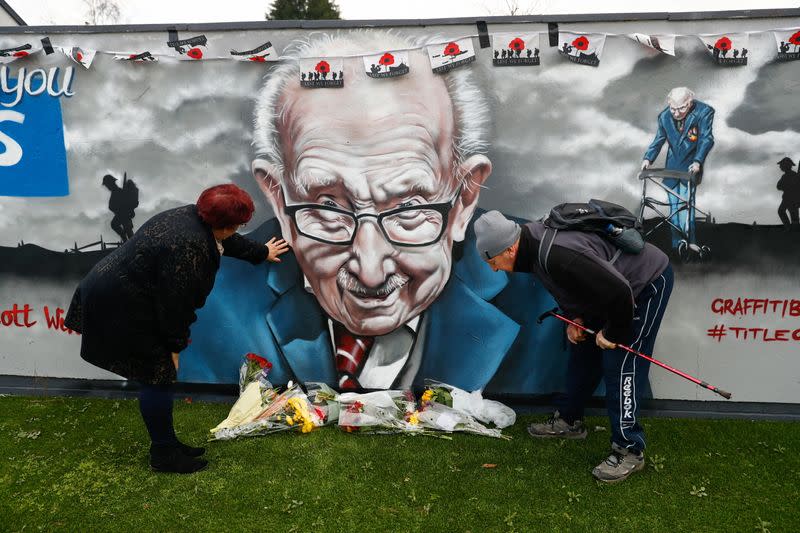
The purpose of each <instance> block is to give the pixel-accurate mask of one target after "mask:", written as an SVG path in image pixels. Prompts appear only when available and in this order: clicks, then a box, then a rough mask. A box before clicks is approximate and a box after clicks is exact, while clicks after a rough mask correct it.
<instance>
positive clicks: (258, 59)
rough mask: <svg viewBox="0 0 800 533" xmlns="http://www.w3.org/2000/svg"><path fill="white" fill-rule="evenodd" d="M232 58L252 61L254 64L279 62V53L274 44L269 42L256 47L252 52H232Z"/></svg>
mask: <svg viewBox="0 0 800 533" xmlns="http://www.w3.org/2000/svg"><path fill="white" fill-rule="evenodd" d="M231 57H232V58H233V59H235V60H237V61H251V62H253V63H266V62H267V61H278V60H279V59H280V57H278V52H276V51H275V47H274V46H272V42H270V41H267V42H265V43H263V44H260V45H258V46H256V47H255V48H253V49H251V50H231Z"/></svg>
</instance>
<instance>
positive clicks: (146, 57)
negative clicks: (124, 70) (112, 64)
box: [114, 52, 158, 63]
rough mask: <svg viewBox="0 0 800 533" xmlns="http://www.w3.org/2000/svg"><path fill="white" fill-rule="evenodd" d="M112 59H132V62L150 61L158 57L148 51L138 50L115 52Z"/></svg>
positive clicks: (156, 59)
mask: <svg viewBox="0 0 800 533" xmlns="http://www.w3.org/2000/svg"><path fill="white" fill-rule="evenodd" d="M114 59H116V60H117V61H133V62H134V63H152V62H155V61H158V57H156V56H154V55H153V54H151V53H150V52H139V53H135V54H116V55H115V56H114Z"/></svg>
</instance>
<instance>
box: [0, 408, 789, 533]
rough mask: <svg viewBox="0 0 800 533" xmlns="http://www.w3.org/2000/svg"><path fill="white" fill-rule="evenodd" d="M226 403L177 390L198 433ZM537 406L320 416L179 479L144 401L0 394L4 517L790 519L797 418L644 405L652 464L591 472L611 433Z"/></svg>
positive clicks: (174, 521) (81, 523) (107, 520)
mask: <svg viewBox="0 0 800 533" xmlns="http://www.w3.org/2000/svg"><path fill="white" fill-rule="evenodd" d="M229 408H230V405H224V404H209V403H203V402H197V401H195V402H192V403H191V404H189V403H186V402H183V401H179V402H177V404H176V409H175V421H176V425H177V430H178V433H179V434H180V435H181V436H182V437H183V438H184V440H185V441H187V442H188V443H193V444H198V443H200V442H202V441H203V440H204V439H205V438H206V437H207V435H208V429H209V428H211V427H213V426H214V425H215V424H217V423H218V422H219V421H220V420H222V419H223V418H224V417H225V416H226V414H227V412H228V409H229ZM535 418H536V419H537V420H541V416H539V417H535ZM533 420H534V417H532V416H521V417H520V419H519V420H518V421H517V424H516V425H515V426H514V427H512V428H510V431H509V433H510V434H511V435H512V436H513V440H511V441H499V440H496V439H488V438H482V437H477V436H471V435H463V434H456V435H453V439H452V440H449V441H448V440H441V439H431V438H425V437H412V436H398V435H353V434H346V433H343V432H341V431H338V430H337V429H335V428H330V427H326V428H321V429H319V430H315V431H313V432H311V433H309V434H307V435H302V434H299V433H279V434H275V435H270V436H268V437H260V438H252V439H243V440H240V441H229V442H211V443H209V444H207V445H206V446H207V448H208V453H207V456H208V459H209V461H210V465H209V467H208V468H207V469H206V470H204V471H203V472H199V473H197V474H193V475H188V476H179V475H168V474H155V473H153V472H151V471H150V470H149V468H148V466H147V449H148V443H147V438H146V433H145V429H144V425H143V424H142V421H141V418H140V416H139V412H138V406H137V403H136V401H133V400H100V399H91V400H87V399H74V398H38V399H32V398H21V397H0V517H2V518H3V519H2V522H0V530H2V531H23V530H24V531H26V532H27V531H41V530H44V531H68V532H71V531H92V532H94V531H193V532H194V531H198V532H199V531H231V532H236V531H259V530H265V529H270V530H272V529H274V530H275V531H298V532H300V531H315V532H327V531H454V532H464V531H489V532H494V531H498V532H499V531H519V532H522V531H526V532H527V531H559V532H563V531H592V532H604V531H607V532H615V533H616V532H634V531H647V532H670V533H671V532H678V531H702V532H713V531H721V532H722V531H724V532H728V531H760V532H762V533H763V532H765V531H776V532H777V531H799V530H800V527H798V525H799V524H800V453H798V451H800V450H798V443H799V442H800V424H797V423H793V422H764V421H759V422H754V421H748V420H686V419H680V420H673V419H656V418H654V419H646V420H645V421H644V424H645V428H646V430H647V432H648V435H649V442H648V448H647V452H646V460H648V461H650V460H651V459H652V460H653V465H654V466H653V467H651V468H646V469H645V470H643V471H641V472H639V473H637V474H635V475H634V476H632V477H631V478H630V479H629V480H627V481H625V482H623V483H621V484H619V485H605V484H602V483H598V482H596V481H595V480H594V479H593V478H592V476H591V474H590V471H591V469H592V467H594V466H595V465H596V464H597V463H599V462H600V461H601V460H603V459H604V458H605V457H606V455H607V454H608V433H599V434H597V433H590V435H589V437H588V438H587V439H586V440H585V441H552V440H534V439H531V438H530V437H529V436H528V435H527V433H526V431H525V427H526V425H527V424H529V423H530V422H532V421H533ZM587 423H588V424H589V425H590V427H593V425H594V424H598V423H603V421H602V420H601V419H599V418H594V419H589V420H588V421H587ZM779 449H783V450H785V451H784V452H782V453H781V452H776V451H775V450H779ZM665 458H669V461H668V467H663V465H665V464H666V463H667V461H666V459H665ZM486 464H492V465H496V466H495V467H494V468H484V467H483V465H486ZM656 465H661V466H662V467H661V468H659V467H657V466H656Z"/></svg>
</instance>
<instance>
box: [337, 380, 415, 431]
mask: <svg viewBox="0 0 800 533" xmlns="http://www.w3.org/2000/svg"><path fill="white" fill-rule="evenodd" d="M337 401H338V403H339V421H338V424H339V428H341V429H343V430H344V431H347V432H348V433H355V432H358V433H399V432H417V431H420V430H422V429H423V428H422V427H421V426H419V425H418V424H414V423H412V422H411V421H410V419H411V416H412V415H413V413H414V405H415V402H414V395H413V394H412V393H411V391H399V390H386V391H376V392H368V393H365V394H356V393H352V392H348V393H344V394H340V395H339V396H338V398H337Z"/></svg>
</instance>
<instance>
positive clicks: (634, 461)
mask: <svg viewBox="0 0 800 533" xmlns="http://www.w3.org/2000/svg"><path fill="white" fill-rule="evenodd" d="M643 468H644V454H643V453H641V452H640V453H639V454H635V453H633V452H632V451H630V450H626V449H625V448H623V447H621V446H618V445H616V444H612V445H611V455H609V456H608V458H607V459H606V460H605V461H603V462H602V463H600V464H599V465H597V466H596V467H594V470H592V475H593V476H594V477H595V478H597V479H598V480H599V481H602V482H604V483H619V482H620V481H624V480H625V479H627V478H628V476H630V475H631V474H633V473H634V472H638V471H639V470H641V469H643Z"/></svg>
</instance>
